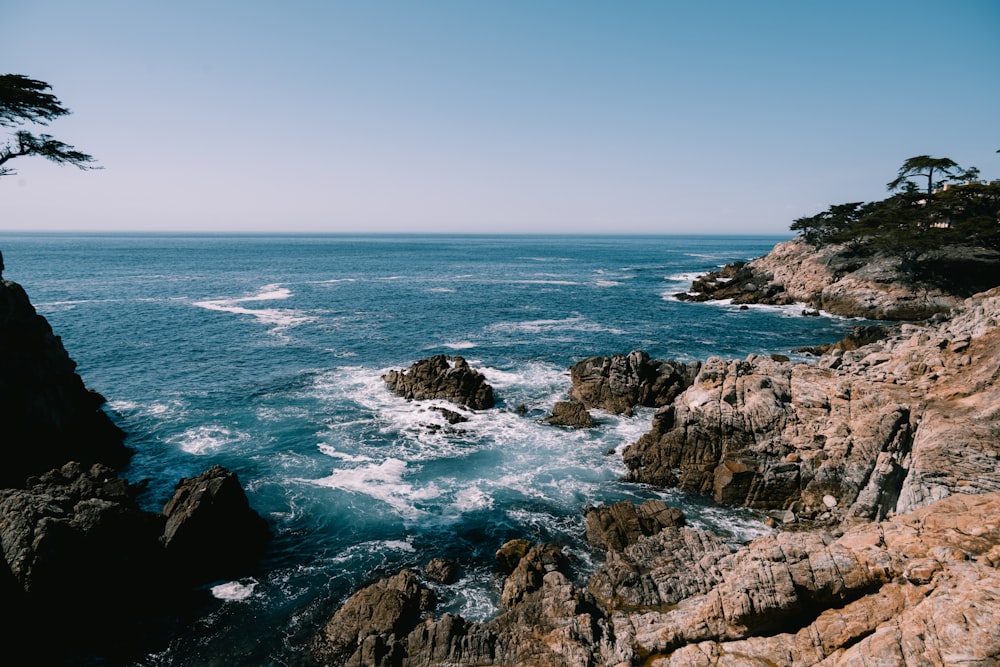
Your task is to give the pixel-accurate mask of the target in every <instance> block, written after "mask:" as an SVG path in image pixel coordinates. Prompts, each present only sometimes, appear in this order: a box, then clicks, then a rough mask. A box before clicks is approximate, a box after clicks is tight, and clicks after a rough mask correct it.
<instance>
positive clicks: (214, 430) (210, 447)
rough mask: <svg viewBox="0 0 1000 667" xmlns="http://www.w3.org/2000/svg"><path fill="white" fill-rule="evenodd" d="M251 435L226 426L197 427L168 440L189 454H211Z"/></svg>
mask: <svg viewBox="0 0 1000 667" xmlns="http://www.w3.org/2000/svg"><path fill="white" fill-rule="evenodd" d="M249 438H250V436H249V434H247V433H243V432H242V431H237V430H231V429H228V428H226V427H225V426H213V425H206V426H195V427H192V428H189V429H187V430H186V431H184V432H183V433H179V434H178V435H175V436H173V437H171V438H168V439H167V442H171V443H175V444H177V446H179V447H180V448H181V450H183V451H185V452H187V453H188V454H197V455H201V454H210V453H212V452H216V451H219V450H220V449H223V448H225V447H228V446H229V445H233V444H236V443H238V442H242V441H245V440H248V439H249Z"/></svg>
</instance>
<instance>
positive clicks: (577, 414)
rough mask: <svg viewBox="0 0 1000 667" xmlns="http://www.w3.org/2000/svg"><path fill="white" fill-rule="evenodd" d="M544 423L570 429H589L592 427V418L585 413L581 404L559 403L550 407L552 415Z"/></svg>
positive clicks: (576, 402)
mask: <svg viewBox="0 0 1000 667" xmlns="http://www.w3.org/2000/svg"><path fill="white" fill-rule="evenodd" d="M545 423H546V424H552V425H553V426H569V427H571V428H591V427H592V426H593V425H594V418H593V417H591V416H590V413H589V412H587V408H586V406H585V405H584V404H583V403H580V402H578V401H559V402H557V403H556V404H555V405H553V406H552V415H551V416H550V417H547V418H546V419H545Z"/></svg>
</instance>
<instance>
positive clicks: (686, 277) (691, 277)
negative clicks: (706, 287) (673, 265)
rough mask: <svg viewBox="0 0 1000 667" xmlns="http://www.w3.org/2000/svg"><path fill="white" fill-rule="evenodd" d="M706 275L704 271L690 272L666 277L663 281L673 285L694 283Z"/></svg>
mask: <svg viewBox="0 0 1000 667" xmlns="http://www.w3.org/2000/svg"><path fill="white" fill-rule="evenodd" d="M704 275H705V272H704V271H689V272H686V273H673V274H671V275H669V276H664V278H663V279H664V280H668V281H670V282H672V283H693V282H694V281H696V280H698V278H701V277H702V276H704Z"/></svg>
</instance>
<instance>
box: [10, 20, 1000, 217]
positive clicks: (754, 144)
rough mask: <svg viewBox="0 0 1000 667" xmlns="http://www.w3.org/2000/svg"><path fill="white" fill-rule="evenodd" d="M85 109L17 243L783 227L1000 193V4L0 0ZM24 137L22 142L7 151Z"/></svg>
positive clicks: (15, 195)
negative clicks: (910, 200)
mask: <svg viewBox="0 0 1000 667" xmlns="http://www.w3.org/2000/svg"><path fill="white" fill-rule="evenodd" d="M0 27H2V32H3V39H2V41H0V73H14V74H23V75H25V76H29V77H31V78H35V79H40V80H43V81H45V82H47V83H49V84H51V86H52V91H51V92H52V93H53V94H55V95H56V96H57V97H58V98H59V99H60V100H61V101H62V102H63V104H64V105H66V106H67V107H69V108H70V110H71V111H72V112H73V113H72V115H70V116H67V117H64V118H61V119H57V120H55V121H53V122H52V123H50V124H49V125H48V126H47V127H40V126H25V129H28V130H32V131H35V132H46V133H49V134H51V135H53V136H54V137H55V138H57V139H59V140H62V141H64V142H66V143H68V144H72V145H73V146H75V147H76V148H77V149H79V150H82V151H85V152H87V153H90V154H91V155H93V156H94V157H95V158H96V159H97V163H98V164H99V165H100V166H101V167H103V169H102V170H99V171H89V172H84V171H80V170H77V169H75V168H73V167H59V166H56V165H53V164H51V163H48V162H47V161H45V160H43V159H41V158H35V157H23V158H18V159H16V160H12V161H10V162H9V163H8V166H10V167H11V168H13V169H15V170H16V171H17V173H16V174H15V175H10V176H4V177H0V233H2V232H12V231H32V230H37V231H150V232H161V231H162V232H303V233H357V232H386V233H396V232H411V233H553V234H562V233H573V234H577V233H579V234H583V233H587V234H608V233H628V234H691V233H697V234H733V233H742V234H783V233H788V226H789V224H791V222H792V221H793V220H794V219H795V218H797V217H801V216H804V215H813V214H815V213H818V212H819V211H821V210H823V209H825V208H826V207H827V206H829V205H831V204H836V203H842V202H847V201H871V200H874V199H881V198H883V197H884V196H886V194H887V193H886V189H885V184H886V183H887V182H888V181H890V180H892V179H893V178H894V177H895V176H896V173H897V171H898V169H899V167H900V165H901V164H902V162H903V161H904V160H905V159H906V158H908V157H911V156H914V155H921V154H928V155H932V156H935V157H949V158H951V159H953V160H955V161H956V162H958V163H959V164H960V165H961V166H963V167H969V166H977V167H979V168H980V169H981V171H982V176H983V178H987V179H989V178H992V179H997V178H1000V154H998V153H997V152H996V151H997V149H1000V129H998V128H1000V2H997V1H996V0H978V1H977V0H965V1H963V0H958V1H956V2H952V3H937V2H935V3H932V2H926V1H924V0H915V1H909V2H901V1H896V0H888V1H884V2H871V1H865V2H859V1H854V0H846V1H844V2H837V3H827V2H824V3H818V2H791V1H781V2H779V1H767V0H761V1H758V2H737V1H726V2H722V1H707V2H676V1H668V0H664V1H661V2H647V1H634V2H598V1H594V0H574V1H569V0H561V1H544V0H541V1H534V2H527V1H521V0H512V1H509V2H499V1H487V0H484V1H481V2H470V1H458V0H432V1H426V2H417V1H411V2H405V1H401V0H386V1H383V2H360V1H359V2H335V1H330V2H319V1H303V2H289V3H268V2H255V1H251V2H191V1H189V0H178V1H174V2H169V3H153V2H127V1H119V2H105V1H101V0H96V1H95V2H86V3H84V2H70V1H68V0H64V1H51V2H50V1H46V0H34V1H28V0H0ZM13 129H14V128H0V132H2V135H3V139H2V140H6V139H7V138H8V137H9V136H10V131H12V130H13Z"/></svg>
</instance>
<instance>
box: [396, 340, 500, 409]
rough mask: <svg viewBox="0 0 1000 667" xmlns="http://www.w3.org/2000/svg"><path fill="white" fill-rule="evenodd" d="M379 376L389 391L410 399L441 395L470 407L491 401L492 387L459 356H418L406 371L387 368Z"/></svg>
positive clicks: (476, 406)
mask: <svg viewBox="0 0 1000 667" xmlns="http://www.w3.org/2000/svg"><path fill="white" fill-rule="evenodd" d="M382 379H383V380H384V381H385V383H386V384H387V385H388V386H389V389H390V390H391V391H393V392H395V393H396V394H398V395H400V396H402V397H403V398H406V399H410V400H428V399H443V400H446V401H451V402H452V403H457V404H459V405H465V406H468V407H470V408H472V409H473V410H486V409H488V408H492V407H493V405H494V397H493V387H491V386H490V385H489V384H488V383H487V382H486V378H485V377H484V376H483V374H482V373H480V372H478V371H476V370H473V369H472V368H471V367H470V366H469V364H468V363H467V362H466V361H465V359H463V358H462V357H452V358H451V360H450V361H449V358H448V357H446V356H445V355H443V354H440V355H437V356H435V357H431V358H430V359H421V360H420V361H418V362H416V363H415V364H413V365H412V366H410V368H409V370H408V371H396V370H393V371H389V372H388V373H386V374H385V375H383V376H382Z"/></svg>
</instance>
